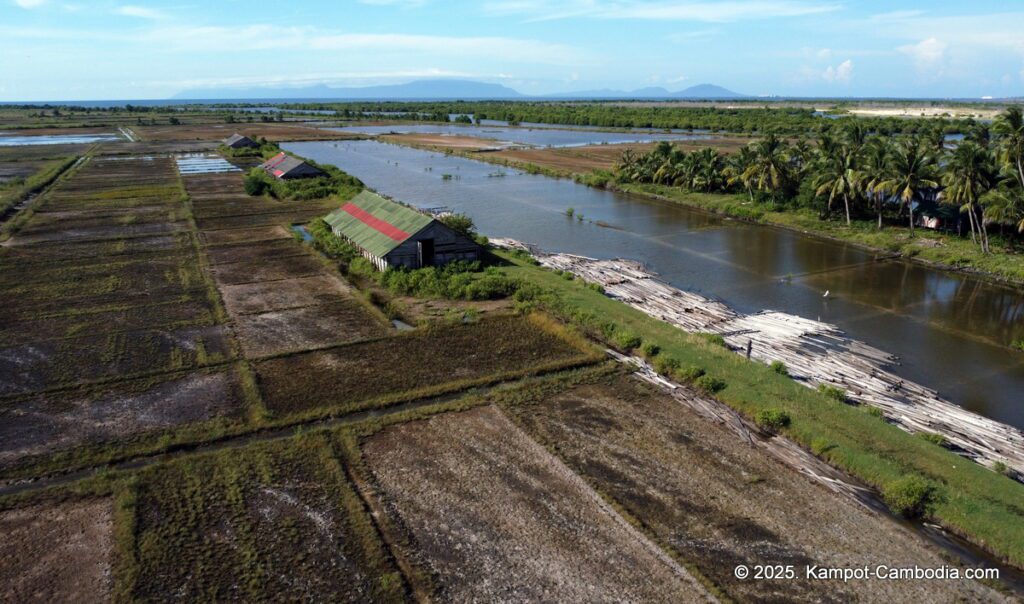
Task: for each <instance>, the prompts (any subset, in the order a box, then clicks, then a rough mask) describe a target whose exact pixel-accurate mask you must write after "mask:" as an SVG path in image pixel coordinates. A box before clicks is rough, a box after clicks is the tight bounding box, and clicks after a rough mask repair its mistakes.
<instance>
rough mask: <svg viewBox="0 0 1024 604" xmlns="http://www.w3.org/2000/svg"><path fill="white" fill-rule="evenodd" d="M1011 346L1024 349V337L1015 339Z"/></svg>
mask: <svg viewBox="0 0 1024 604" xmlns="http://www.w3.org/2000/svg"><path fill="white" fill-rule="evenodd" d="M1010 346H1011V347H1013V348H1016V349H1017V350H1020V351H1024V338H1020V339H1018V340H1014V341H1013V344H1010Z"/></svg>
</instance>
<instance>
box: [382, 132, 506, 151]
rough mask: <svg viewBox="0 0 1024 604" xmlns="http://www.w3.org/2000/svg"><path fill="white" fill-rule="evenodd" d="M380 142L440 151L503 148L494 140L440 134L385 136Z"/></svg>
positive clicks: (501, 144) (502, 144)
mask: <svg viewBox="0 0 1024 604" xmlns="http://www.w3.org/2000/svg"><path fill="white" fill-rule="evenodd" d="M378 138H379V139H380V140H382V141H384V142H388V143H394V144H396V145H408V146H410V147H436V148H442V149H456V150H459V151H478V150H480V149H493V148H495V147H500V146H504V143H499V142H498V141H496V140H489V139H486V138H477V137H475V136H456V135H451V136H449V135H442V134H385V135H383V136H380V137H378Z"/></svg>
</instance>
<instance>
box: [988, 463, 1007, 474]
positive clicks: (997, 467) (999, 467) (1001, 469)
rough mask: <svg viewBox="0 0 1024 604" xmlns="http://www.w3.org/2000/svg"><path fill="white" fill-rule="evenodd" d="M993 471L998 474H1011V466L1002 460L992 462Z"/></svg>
mask: <svg viewBox="0 0 1024 604" xmlns="http://www.w3.org/2000/svg"><path fill="white" fill-rule="evenodd" d="M992 471H993V472H995V473H996V474H1002V475H1003V476H1009V475H1010V467H1009V466H1007V465H1006V464H1005V463H1003V462H1001V461H997V462H995V463H993V464H992Z"/></svg>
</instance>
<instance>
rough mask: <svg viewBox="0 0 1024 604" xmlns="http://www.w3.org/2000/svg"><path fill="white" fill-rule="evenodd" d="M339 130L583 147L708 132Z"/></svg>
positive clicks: (435, 127)
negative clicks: (438, 135)
mask: <svg viewBox="0 0 1024 604" xmlns="http://www.w3.org/2000/svg"><path fill="white" fill-rule="evenodd" d="M326 130H336V131H338V132H352V133H358V134H369V135H378V134H391V133H395V134H443V135H446V136H473V137H477V138H484V139H495V140H499V141H502V142H505V143H514V144H519V145H531V146H535V147H582V146H584V145H603V144H618V143H649V142H654V141H665V140H667V141H672V140H706V139H709V138H711V137H710V136H709V135H707V134H694V133H690V132H665V131H654V130H642V131H641V130H637V131H632V130H621V131H614V132H613V131H608V130H592V129H579V130H577V129H570V128H565V127H564V126H563V127H561V128H559V127H548V126H546V127H543V128H541V127H537V128H527V127H508V126H472V125H468V124H466V125H459V124H438V123H431V124H417V123H415V122H413V123H408V124H393V125H387V126H346V127H344V128H326Z"/></svg>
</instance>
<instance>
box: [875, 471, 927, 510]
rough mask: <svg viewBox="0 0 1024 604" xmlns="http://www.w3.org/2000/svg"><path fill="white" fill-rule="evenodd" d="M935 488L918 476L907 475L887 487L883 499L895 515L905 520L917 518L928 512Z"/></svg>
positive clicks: (884, 489) (883, 492) (883, 491)
mask: <svg viewBox="0 0 1024 604" xmlns="http://www.w3.org/2000/svg"><path fill="white" fill-rule="evenodd" d="M934 493H935V486H934V485H933V484H932V483H930V482H928V480H926V479H925V478H924V477H923V476H920V475H918V474H907V475H905V476H903V477H902V478H897V479H896V480H893V481H892V482H890V483H888V484H887V485H885V487H884V488H883V489H882V499H884V500H885V504H886V505H888V506H889V509H890V510H892V511H893V513H896V514H899V515H901V516H903V517H905V518H917V517H919V516H923V515H924V514H925V513H927V511H928V507H929V505H930V504H931V502H932V497H933V496H934Z"/></svg>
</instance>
